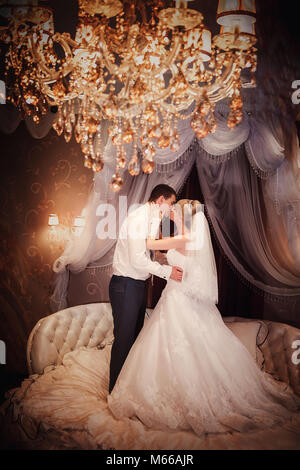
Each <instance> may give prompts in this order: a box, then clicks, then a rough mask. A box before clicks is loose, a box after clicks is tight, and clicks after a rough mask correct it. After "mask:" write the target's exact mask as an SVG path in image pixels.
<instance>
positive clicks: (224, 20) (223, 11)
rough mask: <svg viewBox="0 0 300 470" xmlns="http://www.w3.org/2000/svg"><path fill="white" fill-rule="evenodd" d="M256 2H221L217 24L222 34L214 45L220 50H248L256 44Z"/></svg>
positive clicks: (250, 0) (215, 39) (228, 0)
mask: <svg viewBox="0 0 300 470" xmlns="http://www.w3.org/2000/svg"><path fill="white" fill-rule="evenodd" d="M255 14H256V9H255V0H219V6H218V13H217V22H218V23H219V24H220V25H221V31H220V34H219V35H217V36H216V37H215V38H214V44H216V45H217V46H218V47H219V48H220V49H224V50H227V49H240V50H246V49H248V48H250V47H251V46H253V45H254V44H255V43H256V35H255V25H254V23H255V21H256V17H255Z"/></svg>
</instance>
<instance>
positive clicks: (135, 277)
mask: <svg viewBox="0 0 300 470" xmlns="http://www.w3.org/2000/svg"><path fill="white" fill-rule="evenodd" d="M175 202H176V192H175V191H174V189H173V188H171V187H170V186H167V185H166V184H160V185H158V186H156V187H155V188H154V189H153V190H152V193H151V196H150V199H149V201H148V202H147V203H146V204H144V205H143V206H141V207H139V208H138V209H136V210H135V211H133V212H131V213H130V214H129V215H128V217H127V218H126V219H125V221H124V223H123V224H122V227H121V230H120V233H119V239H118V242H117V245H116V249H115V253H114V259H113V276H112V278H111V281H110V285H109V297H110V303H111V306H112V315H113V320H114V342H113V346H112V350H111V361H110V383H109V393H111V391H112V389H113V387H114V385H115V382H116V380H117V378H118V375H119V373H120V371H121V368H122V366H123V364H124V362H125V359H126V357H127V355H128V353H129V351H130V348H131V346H132V345H133V343H134V341H135V340H136V338H137V336H138V334H139V332H140V330H141V329H142V327H143V324H144V317H145V311H146V279H147V278H148V277H150V276H151V274H154V275H155V276H159V277H161V278H163V279H166V280H168V279H169V278H171V279H174V280H175V281H178V282H181V281H182V269H181V268H180V267H176V266H167V265H163V266H162V265H160V264H159V263H158V262H155V261H152V260H151V258H150V252H149V250H147V247H146V239H147V238H150V237H152V238H156V235H157V233H158V230H159V225H160V216H168V215H169V213H170V210H171V208H172V206H173V204H175Z"/></svg>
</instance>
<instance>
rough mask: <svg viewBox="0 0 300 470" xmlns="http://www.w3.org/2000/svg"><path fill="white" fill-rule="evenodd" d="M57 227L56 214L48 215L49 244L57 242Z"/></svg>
mask: <svg viewBox="0 0 300 470" xmlns="http://www.w3.org/2000/svg"><path fill="white" fill-rule="evenodd" d="M58 225H59V221H58V216H57V215H56V214H49V217H48V227H49V229H48V240H49V241H51V242H58V241H59V233H58V230H57V227H58Z"/></svg>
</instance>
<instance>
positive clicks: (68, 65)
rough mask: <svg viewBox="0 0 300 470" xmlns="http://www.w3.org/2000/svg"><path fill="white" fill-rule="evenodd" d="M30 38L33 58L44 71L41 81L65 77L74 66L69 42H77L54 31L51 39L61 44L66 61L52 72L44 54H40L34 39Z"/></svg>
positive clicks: (72, 43)
mask: <svg viewBox="0 0 300 470" xmlns="http://www.w3.org/2000/svg"><path fill="white" fill-rule="evenodd" d="M32 39H33V38H30V44H31V50H32V55H33V58H34V60H35V61H36V62H37V63H38V64H39V67H40V68H41V70H42V71H43V72H44V74H45V77H44V78H43V82H44V83H45V84H50V83H53V82H56V81H57V80H58V79H59V78H61V77H62V76H63V77H66V76H67V75H68V74H69V73H70V72H71V71H72V70H73V68H74V59H73V54H72V50H71V47H70V46H69V44H68V43H69V42H70V44H71V45H74V44H77V43H75V41H73V40H72V39H71V38H69V37H68V36H66V35H65V34H59V33H56V34H54V35H53V37H52V40H53V42H57V43H58V44H60V45H61V47H62V49H63V50H64V53H65V57H66V62H65V63H64V65H63V66H62V67H61V69H60V70H58V71H55V72H53V71H52V70H51V69H49V67H47V65H46V61H45V58H44V55H43V54H41V52H40V50H39V48H38V46H37V45H36V43H35V41H34V40H32Z"/></svg>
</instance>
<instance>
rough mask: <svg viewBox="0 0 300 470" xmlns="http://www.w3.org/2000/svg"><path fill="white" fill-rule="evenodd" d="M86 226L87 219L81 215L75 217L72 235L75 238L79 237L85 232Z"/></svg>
mask: <svg viewBox="0 0 300 470" xmlns="http://www.w3.org/2000/svg"><path fill="white" fill-rule="evenodd" d="M84 226H85V217H83V216H81V215H79V216H77V217H75V219H74V222H73V225H72V229H71V231H72V234H73V235H74V236H75V237H79V236H80V235H81V234H82V232H83V229H84Z"/></svg>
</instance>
